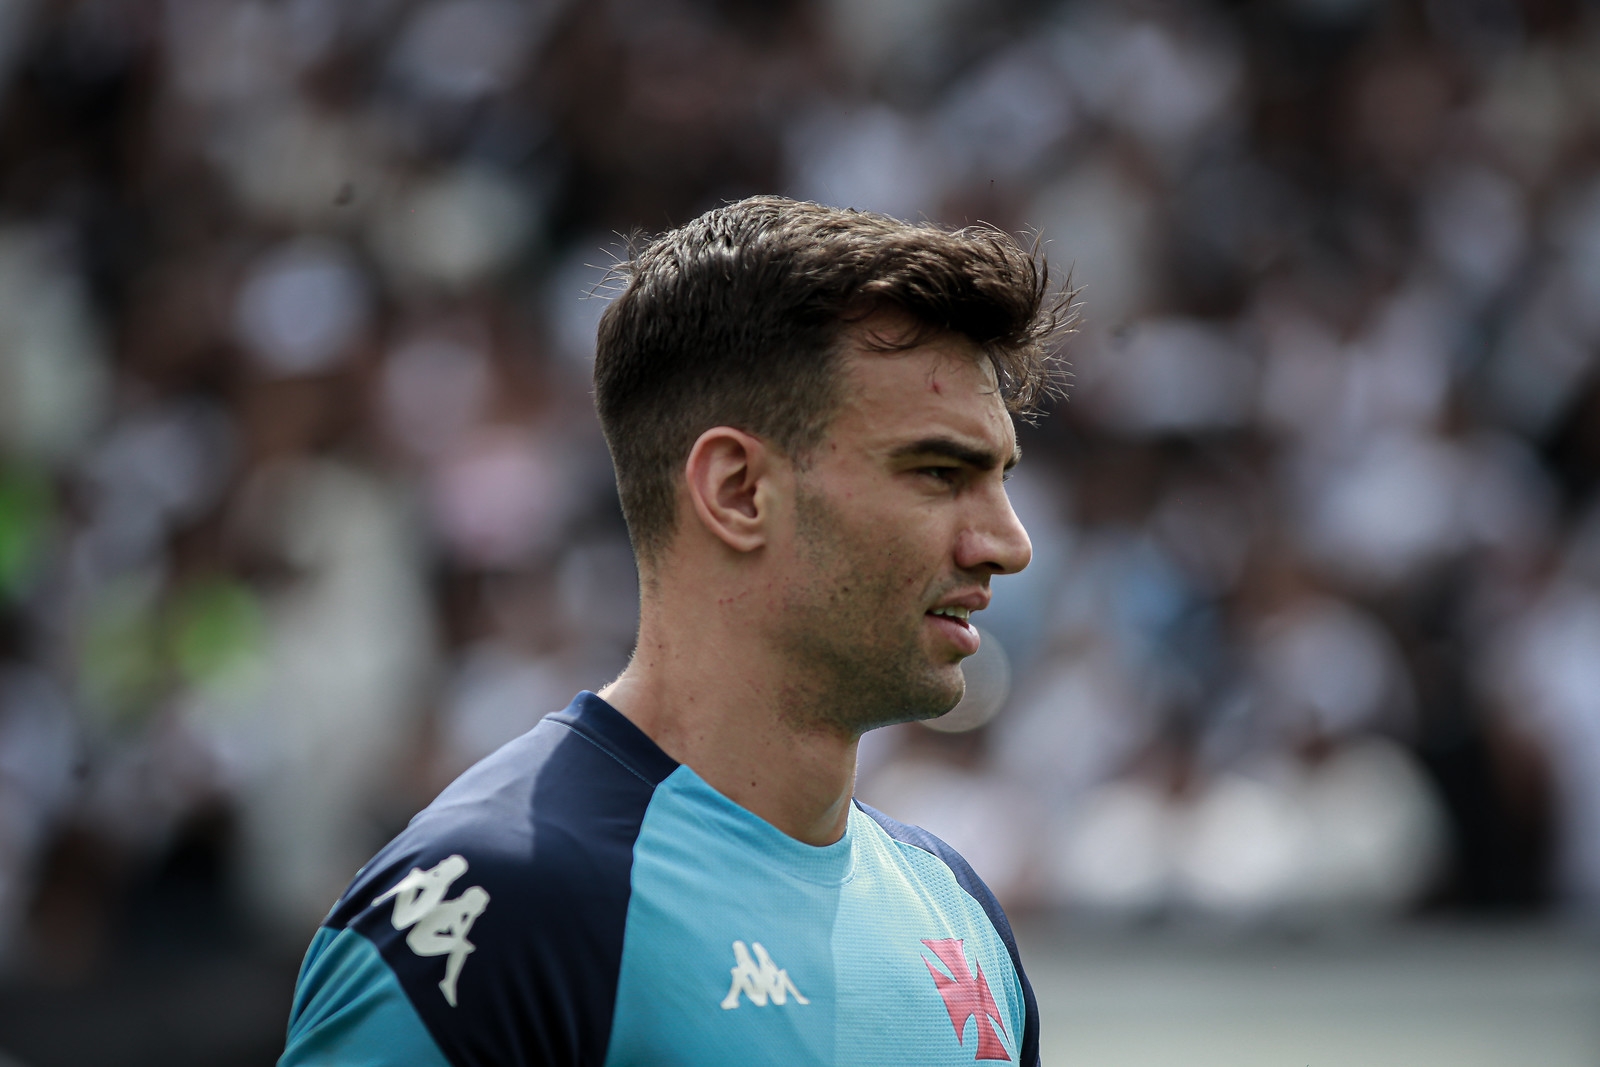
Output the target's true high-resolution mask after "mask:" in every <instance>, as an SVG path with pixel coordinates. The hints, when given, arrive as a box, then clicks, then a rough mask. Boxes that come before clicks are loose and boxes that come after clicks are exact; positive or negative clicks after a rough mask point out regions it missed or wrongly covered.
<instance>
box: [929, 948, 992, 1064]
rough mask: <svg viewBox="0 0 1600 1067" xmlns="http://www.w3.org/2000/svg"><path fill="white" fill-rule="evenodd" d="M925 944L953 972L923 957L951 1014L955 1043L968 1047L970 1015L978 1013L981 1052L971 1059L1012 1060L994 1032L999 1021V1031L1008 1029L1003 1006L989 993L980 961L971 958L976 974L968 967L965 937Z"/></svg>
mask: <svg viewBox="0 0 1600 1067" xmlns="http://www.w3.org/2000/svg"><path fill="white" fill-rule="evenodd" d="M922 943H923V944H924V945H927V946H928V947H929V948H931V949H933V954H934V955H935V956H938V957H939V962H941V963H943V964H944V965H945V968H946V969H947V970H948V971H949V972H950V973H949V974H948V975H947V974H944V973H942V972H941V971H940V970H939V969H938V968H937V967H935V966H934V965H933V961H932V960H930V959H928V957H926V956H924V957H922V962H923V963H925V964H926V965H927V967H928V973H929V974H931V975H933V984H934V985H935V986H936V987H938V990H939V995H940V996H941V997H943V998H944V1006H945V1010H946V1011H948V1012H949V1013H950V1022H951V1024H952V1025H954V1026H955V1028H956V1043H957V1044H959V1045H961V1046H962V1047H963V1048H965V1047H966V1044H967V1038H966V1028H967V1019H968V1017H969V1016H977V1020H976V1025H977V1029H978V1051H977V1054H976V1055H974V1056H973V1057H972V1058H973V1059H974V1060H1007V1061H1009V1060H1010V1059H1011V1056H1010V1054H1009V1053H1007V1052H1006V1047H1005V1045H1004V1044H1002V1043H1001V1041H1000V1036H999V1034H996V1033H995V1032H994V1028H995V1025H996V1024H998V1025H999V1027H1000V1033H1002V1034H1003V1033H1005V1032H1006V1024H1005V1020H1004V1019H1002V1018H1001V1017H1000V1008H999V1007H998V1006H997V1005H996V1004H995V1002H994V994H992V993H990V992H989V982H988V980H987V979H985V978H984V977H983V968H982V967H981V966H979V965H978V961H977V960H973V961H972V966H973V968H974V969H975V970H976V971H977V974H976V975H974V974H973V972H972V971H969V970H968V969H967V953H966V950H965V949H964V948H962V946H961V943H962V938H959V937H946V938H942V939H940V940H937V941H923V942H922Z"/></svg>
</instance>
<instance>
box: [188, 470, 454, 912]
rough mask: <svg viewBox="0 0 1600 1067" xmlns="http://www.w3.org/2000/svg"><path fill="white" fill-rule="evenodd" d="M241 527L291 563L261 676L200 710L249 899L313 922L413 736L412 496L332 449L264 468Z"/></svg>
mask: <svg viewBox="0 0 1600 1067" xmlns="http://www.w3.org/2000/svg"><path fill="white" fill-rule="evenodd" d="M237 519H238V523H239V528H240V529H241V531H243V538H244V540H246V542H247V543H248V545H249V548H250V549H251V550H252V551H253V552H254V553H255V554H256V555H257V556H258V557H260V558H264V559H268V560H271V561H273V563H274V564H275V565H276V566H278V567H281V568H282V574H283V578H282V580H281V582H279V583H277V584H276V587H275V588H270V589H268V590H267V591H266V593H265V594H264V598H263V599H264V605H263V606H264V609H265V618H266V626H267V633H266V637H265V648H264V649H263V651H262V655H261V662H260V664H259V667H258V669H257V671H256V677H255V678H254V679H253V680H252V681H251V683H250V684H247V685H244V686H241V687H240V688H238V689H236V690H235V691H233V692H232V693H229V694H225V695H224V694H212V695H209V696H203V697H200V698H198V700H197V703H196V705H195V706H194V707H192V708H191V713H192V714H194V715H195V716H196V717H197V719H198V720H199V721H201V722H202V723H204V727H203V728H204V729H206V730H207V732H208V733H209V734H210V735H211V737H212V738H213V742H214V744H215V746H216V748H217V750H218V752H219V754H220V756H221V758H222V762H223V766H224V767H225V769H226V772H227V773H228V775H229V776H230V778H231V781H230V783H229V784H230V785H231V787H232V790H233V792H234V795H235V796H236V797H237V800H238V804H239V809H240V832H239V843H240V857H239V874H240V881H241V885H240V888H241V890H242V893H243V896H244V898H245V900H246V902H247V903H248V904H249V906H250V907H251V909H252V910H253V911H254V913H255V914H256V916H257V918H258V919H260V920H262V921H264V922H265V923H266V924H267V925H268V927H269V929H274V930H277V931H280V932H283V933H293V934H296V935H298V934H299V933H300V932H301V931H303V930H305V929H308V928H309V927H310V926H314V925H315V924H316V922H317V920H318V919H319V918H321V915H322V913H323V912H324V911H325V910H326V908H327V901H328V899H329V893H330V891H331V892H332V893H334V894H335V895H337V893H338V890H339V887H341V886H343V885H344V883H345V882H346V881H348V880H349V877H350V875H351V873H352V872H354V871H355V870H356V869H357V868H358V867H360V866H361V864H362V863H363V862H364V861H365V859H366V857H367V855H368V854H369V853H370V852H371V849H372V842H373V841H374V840H375V839H376V838H377V837H379V836H381V834H382V832H383V830H382V828H381V823H380V821H379V820H380V816H381V815H382V803H381V802H382V800H383V798H385V797H386V796H391V795H393V794H394V792H395V791H396V786H395V781H394V780H395V777H396V774H397V772H396V768H399V767H403V766H404V765H405V762H406V759H407V757H408V756H409V755H410V754H411V752H412V750H413V748H414V745H415V743H416V737H417V734H418V731H419V729H420V720H421V714H422V712H423V711H425V708H424V707H422V706H420V704H419V694H421V693H425V692H426V689H427V686H428V685H429V684H430V683H431V682H432V680H433V673H434V669H435V668H434V650H435V643H434V633H433V622H432V616H431V612H430V608H429V603H428V599H427V592H426V589H425V588H424V585H423V581H422V575H423V573H424V569H423V567H422V558H421V553H420V547H421V546H420V545H419V544H418V543H417V541H416V538H415V524H414V522H413V519H412V516H411V515H410V514H409V510H408V508H407V506H406V504H405V502H404V499H403V498H402V497H401V496H400V495H398V494H397V493H396V492H395V491H394V490H393V488H392V487H390V486H388V485H385V484H384V483H383V482H382V481H381V480H380V479H378V478H376V477H374V476H373V475H371V474H369V473H367V472H364V471H361V470H359V469H357V468H354V467H351V466H347V465H343V464H338V463H334V462H330V461H323V460H302V461H290V462H287V463H284V464H281V465H277V466H269V467H266V468H264V469H262V470H261V471H259V472H258V473H257V474H256V475H255V477H254V479H253V481H252V483H251V484H250V485H249V486H248V487H247V489H246V492H245V496H244V500H243V510H242V513H241V514H240V515H239V516H238V517H237Z"/></svg>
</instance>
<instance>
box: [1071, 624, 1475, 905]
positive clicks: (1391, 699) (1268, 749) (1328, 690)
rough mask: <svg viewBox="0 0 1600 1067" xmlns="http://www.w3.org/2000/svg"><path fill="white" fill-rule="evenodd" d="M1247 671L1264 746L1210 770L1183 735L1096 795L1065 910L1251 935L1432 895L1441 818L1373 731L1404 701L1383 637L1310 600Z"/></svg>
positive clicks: (1265, 643)
mask: <svg viewBox="0 0 1600 1067" xmlns="http://www.w3.org/2000/svg"><path fill="white" fill-rule="evenodd" d="M1256 656H1257V674H1256V679H1257V686H1258V692H1257V693H1256V697H1255V699H1256V701H1257V707H1258V708H1259V709H1260V712H1261V713H1262V714H1264V715H1265V716H1266V717H1267V720H1268V721H1266V722H1264V723H1262V724H1261V725H1262V726H1264V727H1265V728H1266V729H1267V730H1268V734H1267V735H1266V736H1263V737H1262V738H1260V741H1261V742H1264V743H1263V744H1260V745H1258V746H1256V747H1255V748H1254V749H1253V750H1252V751H1251V752H1249V753H1248V754H1246V755H1244V756H1243V757H1242V758H1236V759H1234V760H1231V761H1229V762H1228V763H1226V764H1224V765H1222V766H1215V767H1213V766H1208V761H1207V760H1206V759H1205V758H1204V753H1203V746H1196V745H1194V744H1193V743H1192V742H1190V741H1189V740H1188V739H1186V738H1183V737H1182V736H1179V737H1177V738H1176V739H1175V741H1168V742H1166V743H1164V744H1159V745H1158V746H1157V747H1156V748H1155V749H1153V750H1151V751H1150V752H1148V753H1147V754H1146V758H1145V759H1144V760H1143V761H1142V762H1141V764H1140V765H1139V767H1138V768H1137V770H1136V773H1133V774H1123V775H1119V776H1117V777H1115V778H1113V779H1111V780H1110V781H1109V782H1107V783H1106V784H1105V785H1103V786H1101V787H1099V788H1097V789H1093V790H1090V791H1089V792H1088V793H1087V794H1086V795H1085V797H1084V799H1083V800H1082V802H1081V803H1080V804H1079V805H1078V806H1077V807H1076V808H1075V809H1074V810H1073V811H1072V812H1070V813H1069V815H1068V817H1067V819H1066V820H1065V822H1064V824H1063V827H1062V830H1061V832H1060V838H1059V839H1058V843H1057V852H1056V856H1057V863H1056V864H1055V867H1054V870H1053V871H1052V872H1051V874H1052V876H1053V890H1054V894H1055V896H1056V898H1057V899H1058V900H1060V901H1062V902H1065V903H1068V904H1070V905H1075V906H1077V907H1079V908H1083V909H1086V910H1089V911H1090V912H1095V913H1100V914H1104V915H1121V916H1124V917H1128V916H1141V915H1151V914H1155V913H1158V912H1160V911H1161V910H1163V909H1167V908H1172V909H1176V910H1177V911H1178V912H1180V913H1186V914H1194V915H1198V916H1200V917H1203V918H1209V919H1212V920H1219V921H1223V922H1225V923H1227V924H1230V925H1233V926H1239V927H1247V926H1252V925H1258V924H1261V923H1270V922H1291V923H1297V924H1298V923H1308V922H1309V923H1313V924H1321V923H1327V922H1348V921H1356V920H1366V921H1370V920H1374V919H1379V918H1383V917H1386V916H1390V915H1395V914H1398V913H1400V912H1401V911H1403V910H1404V909H1405V908H1406V907H1407V906H1408V905H1410V904H1413V903H1415V902H1416V901H1417V900H1418V899H1419V897H1420V896H1421V895H1422V894H1423V893H1424V892H1425V891H1426V890H1427V889H1429V888H1430V887H1431V886H1432V884H1433V880H1434V879H1435V878H1436V877H1437V875H1438V873H1439V871H1440V869H1441V865H1442V863H1443V860H1444V856H1445V849H1446V845H1447V843H1446V840H1445V836H1444V834H1445V830H1444V816H1443V812H1442V811H1441V809H1440V807H1439V804H1438V801H1437V799H1436V798H1435V797H1434V795H1433V793H1432V791H1431V789H1430V787H1429V786H1428V784H1427V782H1426V780H1425V779H1424V777H1423V776H1422V773H1421V771H1420V769H1419V768H1418V767H1417V765H1416V763H1415V762H1414V761H1413V760H1412V759H1411V758H1410V757H1409V756H1408V755H1407V754H1406V753H1405V751H1404V750H1403V749H1402V748H1401V747H1400V746H1399V745H1397V744H1396V743H1394V742H1393V741H1391V740H1388V739H1387V738H1386V737H1385V736H1384V735H1383V733H1381V732H1379V731H1380V729H1381V728H1387V729H1390V730H1393V729H1395V728H1397V727H1398V726H1400V725H1403V722H1404V714H1403V712H1404V710H1405V708H1406V701H1407V699H1408V694H1407V691H1406V683H1405V678H1404V675H1403V672H1402V669H1401V664H1400V661H1399V659H1398V655H1397V654H1396V653H1395V651H1394V649H1393V648H1392V645H1391V644H1390V642H1389V641H1388V639H1387V637H1386V636H1385V635H1384V634H1383V632H1382V631H1381V629H1380V628H1379V626H1378V625H1377V623H1376V622H1375V621H1374V620H1371V619H1369V618H1366V617H1365V616H1363V615H1361V614H1360V613H1358V612H1357V611H1355V610H1354V609H1353V608H1351V607H1349V606H1347V605H1344V604H1340V603H1338V602H1336V601H1331V600H1319V599H1310V600H1306V601H1303V602H1300V603H1296V604H1293V605H1292V606H1291V607H1289V608H1288V609H1287V610H1285V611H1284V612H1282V613H1280V614H1278V615H1276V616H1274V617H1273V618H1271V619H1269V620H1268V621H1267V622H1266V623H1265V624H1264V625H1263V626H1262V628H1261V631H1260V634H1259V636H1258V638H1257V649H1256Z"/></svg>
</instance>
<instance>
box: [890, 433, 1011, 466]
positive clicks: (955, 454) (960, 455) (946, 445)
mask: <svg viewBox="0 0 1600 1067" xmlns="http://www.w3.org/2000/svg"><path fill="white" fill-rule="evenodd" d="M890 456H891V457H892V458H894V459H904V458H905V457H907V456H943V457H945V458H946V459H953V460H956V461H957V462H959V463H965V464H966V465H967V466H969V467H976V468H977V469H979V470H985V471H992V470H994V469H995V468H996V467H1002V464H1001V462H1000V453H998V452H991V451H990V450H989V449H987V448H981V447H974V446H973V445H969V444H964V443H962V442H960V441H957V440H955V439H954V438H951V437H924V438H922V439H921V440H919V441H912V442H910V443H909V444H904V445H901V446H900V447H899V448H897V449H895V450H894V451H893V452H891V453H890ZM1021 459H1022V446H1021V445H1020V444H1013V445H1012V446H1011V455H1009V456H1007V457H1006V460H1005V463H1004V465H1003V467H1002V469H1004V470H1010V469H1011V468H1012V467H1015V466H1016V465H1017V463H1018V462H1019V461H1020V460H1021Z"/></svg>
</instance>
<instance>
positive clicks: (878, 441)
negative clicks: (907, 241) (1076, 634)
mask: <svg viewBox="0 0 1600 1067" xmlns="http://www.w3.org/2000/svg"><path fill="white" fill-rule="evenodd" d="M905 326H906V324H905V323H904V322H903V321H901V320H898V319H896V318H894V317H891V316H883V315H879V316H874V317H872V318H870V319H868V320H866V321H865V322H864V323H862V324H860V326H859V327H857V329H856V330H855V331H854V332H852V333H851V334H850V335H849V337H850V340H849V342H848V344H847V349H846V351H847V355H846V356H845V358H844V360H843V366H842V368H841V373H842V375H843V383H842V384H843V389H842V390H841V394H842V396H843V400H842V404H841V407H840V409H839V410H838V411H837V412H836V413H835V415H834V417H833V420H832V422H831V423H830V425H829V429H828V433H827V436H826V437H825V438H824V439H823V441H822V443H821V444H820V445H819V446H818V447H817V449H816V451H815V453H814V454H813V456H812V457H811V461H810V463H809V465H808V467H807V468H806V469H804V470H803V471H801V472H800V473H799V474H798V476H797V480H796V499H795V525H794V541H793V552H792V553H791V554H790V555H789V558H788V563H789V564H790V566H791V567H792V570H791V571H790V573H789V574H788V576H787V579H786V581H785V583H784V584H785V588H786V595H785V597H783V598H782V600H781V614H780V615H779V616H778V618H777V620H776V625H777V627H778V630H779V633H780V637H781V642H782V645H783V651H784V654H785V655H787V656H790V657H794V658H795V659H796V660H797V661H798V663H799V664H801V665H802V666H803V668H804V669H805V670H808V671H815V672H817V675H816V676H815V677H814V678H813V679H811V681H814V682H817V683H821V684H819V685H816V686H815V690H814V691H815V692H818V693H820V694H821V696H822V703H821V704H820V705H819V706H818V707H817V708H814V709H812V714H813V715H814V716H820V717H821V720H822V721H823V722H824V723H827V724H830V725H834V726H841V727H845V728H847V729H850V730H852V731H856V732H859V731H861V730H866V729H870V728H872V727H874V726H881V725H885V724H887V723H891V722H902V721H906V720H910V719H923V718H931V717H933V716H936V715H941V714H943V713H944V712H946V711H948V710H949V709H950V708H952V707H954V706H955V704H956V702H957V701H958V700H960V699H961V694H962V692H963V689H964V687H965V681H964V679H963V678H962V675H961V667H960V663H961V661H962V660H963V659H965V658H966V657H967V656H970V655H972V653H974V652H976V651H977V648H978V635H977V633H976V632H975V631H974V630H973V629H972V627H971V624H970V623H969V622H967V621H966V620H965V619H963V618H961V617H960V616H962V615H964V614H965V613H966V612H967V611H976V610H978V609H981V608H982V607H984V606H985V605H987V604H988V602H989V579H990V578H991V577H992V576H993V575H996V574H1010V573H1012V572H1014V571H1019V570H1021V569H1022V568H1023V567H1025V566H1027V564H1028V560H1029V557H1030V556H1031V555H1032V546H1031V545H1030V544H1029V541H1028V535H1027V533H1026V532H1025V531H1024V530H1023V528H1022V525H1021V523H1019V522H1018V521H1017V517H1016V513H1015V512H1013V511H1012V510H1011V503H1010V501H1009V500H1008V499H1007V498H1006V493H1005V486H1004V477H1005V471H1006V470H1007V469H1009V467H1010V466H1011V465H1012V464H1013V463H1014V462H1015V457H1016V434H1015V431H1014V429H1013V427H1012V424H1011V417H1010V415H1009V414H1008V413H1007V412H1006V409H1005V404H1004V402H1003V401H1002V400H1001V398H1000V394H999V391H998V389H996V387H995V378H994V371H993V369H992V368H991V366H990V364H989V362H988V360H987V359H984V358H982V355H981V353H980V351H979V350H978V349H977V347H976V346H975V345H973V344H972V343H971V342H970V341H967V340H966V339H964V338H961V337H956V336H940V337H937V338H936V339H934V340H933V341H930V342H929V343H927V344H923V345H920V346H918V347H916V348H913V349H910V350H908V351H904V352H889V353H884V352H877V351H872V350H871V349H869V348H867V347H865V346H864V345H862V344H861V339H862V337H863V334H862V332H861V331H862V330H863V329H871V330H876V331H878V332H879V333H880V335H886V336H889V337H893V336H895V333H894V331H895V330H896V329H897V328H899V329H903V328H905ZM807 688H808V689H811V688H812V686H810V685H808V686H807Z"/></svg>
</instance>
